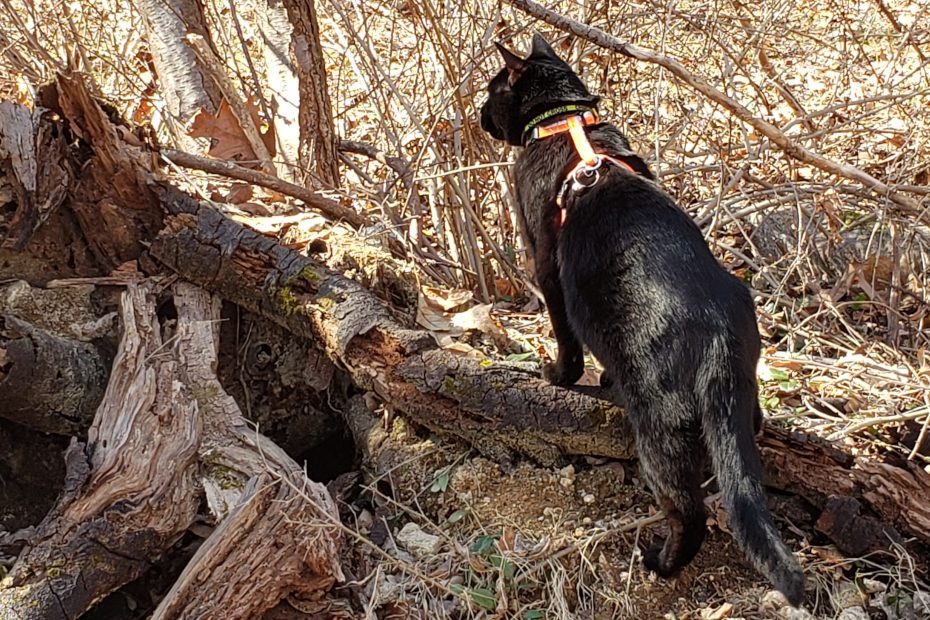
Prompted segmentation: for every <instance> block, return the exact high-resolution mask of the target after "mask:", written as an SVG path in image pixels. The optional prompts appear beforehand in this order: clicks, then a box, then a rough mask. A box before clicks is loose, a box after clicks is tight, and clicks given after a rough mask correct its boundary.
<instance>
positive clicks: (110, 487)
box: [0, 283, 343, 620]
mask: <svg viewBox="0 0 930 620" xmlns="http://www.w3.org/2000/svg"><path fill="white" fill-rule="evenodd" d="M174 293H175V297H174V303H175V306H176V308H177V314H178V319H177V323H176V325H175V324H174V323H173V322H168V323H167V324H166V325H161V324H160V323H159V321H158V319H157V318H156V314H155V294H154V287H153V286H152V285H151V284H149V285H145V286H137V285H134V284H131V285H130V286H129V289H128V290H127V292H126V293H125V294H124V296H123V300H122V319H123V339H122V341H121V344H120V350H119V352H118V354H117V357H116V360H115V362H114V367H113V372H112V375H111V379H110V383H109V386H108V389H107V393H106V395H105V397H104V400H103V402H102V403H101V405H100V407H99V409H98V410H97V416H96V418H95V420H94V424H93V425H92V426H91V428H90V430H89V432H88V440H87V443H86V444H83V443H80V442H78V441H76V440H75V441H73V442H72V444H71V447H70V448H69V449H68V453H67V455H66V460H67V468H68V473H67V479H66V486H65V490H64V492H63V494H62V496H61V498H60V499H59V502H58V504H57V505H56V506H55V508H53V510H52V511H51V512H50V513H49V515H48V516H47V517H46V518H45V519H44V520H43V521H42V523H41V524H40V525H39V527H38V528H37V531H36V535H35V537H34V538H33V539H31V540H30V541H29V543H28V545H27V547H26V549H25V550H24V551H23V553H22V554H20V556H19V558H18V560H17V562H16V564H15V565H14V567H13V569H12V570H11V572H10V574H9V575H8V576H7V577H6V578H5V579H4V580H3V582H2V583H0V618H2V619H4V620H6V619H7V618H16V619H18V620H24V619H25V620H29V619H36V620H39V619H42V620H57V619H59V618H60V619H62V620H64V619H70V618H75V617H77V616H79V615H81V614H82V613H83V612H84V611H86V610H87V609H88V608H89V607H90V606H91V605H93V604H94V603H95V602H97V601H99V600H101V599H102V598H103V597H104V596H106V595H107V594H109V593H110V592H112V591H113V590H115V589H116V588H118V587H119V586H121V585H123V584H125V583H128V582H129V581H131V580H132V579H134V578H136V577H138V576H139V575H141V574H142V573H143V572H145V571H146V570H147V569H148V568H149V566H150V565H151V564H152V563H153V562H154V561H156V560H157V559H159V558H160V557H161V556H162V555H163V554H164V553H165V552H166V551H167V550H168V549H169V548H170V547H171V546H172V545H173V544H174V543H175V542H177V540H178V539H179V538H180V536H181V535H182V534H183V533H184V532H186V531H187V529H188V527H189V526H190V525H191V524H192V522H193V520H194V518H195V517H196V515H197V512H198V507H199V506H200V504H201V501H202V498H203V494H204V493H205V494H206V497H207V500H208V504H209V507H210V510H211V513H212V515H213V517H214V518H215V519H216V520H217V521H219V522H220V525H219V527H218V528H217V529H216V530H215V531H214V532H213V534H212V535H211V536H210V537H209V538H208V539H207V540H206V542H205V543H204V544H203V545H202V546H201V547H200V549H199V550H198V552H197V553H196V554H195V556H194V558H193V559H192V560H191V562H190V563H189V564H188V565H187V567H186V569H185V572H184V573H183V574H182V575H181V577H180V578H179V579H178V581H177V582H176V583H175V585H174V587H173V588H172V589H171V591H170V592H169V594H168V596H166V597H165V599H164V600H162V602H161V604H160V605H159V607H158V609H156V611H155V614H154V616H153V617H154V618H157V619H160V620H164V619H169V618H187V617H192V616H196V617H199V618H254V617H260V616H261V614H262V613H263V612H265V611H267V610H268V609H271V608H272V607H273V606H274V605H276V604H277V603H278V602H279V601H280V600H282V599H283V598H285V597H286V596H288V595H290V594H294V593H296V594H300V595H303V596H317V597H319V596H321V595H322V594H323V593H325V592H326V591H327V590H328V589H329V587H330V586H331V585H332V584H333V583H334V582H335V581H336V580H341V579H342V578H343V576H342V571H341V568H340V565H339V561H338V549H339V535H338V531H337V530H334V528H333V526H334V524H338V523H339V521H338V515H337V512H336V509H335V505H334V504H333V503H332V500H331V499H330V498H329V496H328V494H327V492H326V490H325V487H323V486H322V485H319V484H316V483H313V482H311V481H309V480H307V479H306V477H305V476H304V475H303V472H302V470H301V469H300V468H299V467H298V466H297V464H296V463H294V462H293V461H292V460H291V459H290V458H289V457H287V455H286V454H284V452H283V451H282V450H281V449H280V448H278V447H277V446H275V445H274V444H273V443H271V442H270V441H268V440H267V439H266V438H264V437H262V436H261V435H259V434H258V433H256V432H254V431H251V430H250V429H249V427H248V426H247V424H246V422H245V420H244V418H243V417H242V416H241V413H240V412H239V409H238V407H237V406H236V404H235V402H234V401H233V400H232V399H231V398H230V397H229V396H228V395H227V394H226V393H225V392H224V391H223V389H222V387H221V386H220V384H219V382H218V381H217V379H216V377H215V374H214V368H215V365H216V351H217V347H218V343H217V340H216V334H217V333H218V320H219V306H220V300H219V299H217V298H211V297H210V296H209V295H207V294H206V293H204V292H203V291H201V290H199V289H197V288H196V287H193V286H191V285H188V284H184V283H180V284H178V285H176V287H175V289H174ZM243 569H246V570H243Z"/></svg>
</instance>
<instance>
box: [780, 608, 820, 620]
mask: <svg viewBox="0 0 930 620" xmlns="http://www.w3.org/2000/svg"><path fill="white" fill-rule="evenodd" d="M778 613H779V614H781V616H782V617H783V618H784V619H785V620H815V619H814V616H813V614H811V612H809V611H807V610H806V609H803V608H800V607H791V606H790V605H788V606H786V607H782V608H781V609H779V610H778Z"/></svg>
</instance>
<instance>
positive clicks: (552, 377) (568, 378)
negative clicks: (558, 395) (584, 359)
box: [542, 362, 584, 385]
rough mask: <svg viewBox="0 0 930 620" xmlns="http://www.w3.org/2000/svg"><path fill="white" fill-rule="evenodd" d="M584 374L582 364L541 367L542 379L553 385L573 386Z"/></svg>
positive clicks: (557, 364) (556, 364) (553, 364)
mask: <svg viewBox="0 0 930 620" xmlns="http://www.w3.org/2000/svg"><path fill="white" fill-rule="evenodd" d="M583 374H584V364H559V363H558V362H555V363H552V364H546V365H545V366H543V370H542V376H543V379H545V380H546V381H548V382H549V383H551V384H553V385H574V384H575V383H577V381H578V379H580V378H581V375H583Z"/></svg>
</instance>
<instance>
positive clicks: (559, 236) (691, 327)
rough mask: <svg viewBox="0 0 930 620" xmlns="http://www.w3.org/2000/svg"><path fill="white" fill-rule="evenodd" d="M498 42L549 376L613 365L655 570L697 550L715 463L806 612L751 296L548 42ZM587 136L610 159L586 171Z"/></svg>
mask: <svg viewBox="0 0 930 620" xmlns="http://www.w3.org/2000/svg"><path fill="white" fill-rule="evenodd" d="M498 48H499V49H500V52H501V54H502V55H503V57H504V62H505V65H506V66H505V68H504V69H503V70H502V71H501V72H500V73H499V74H498V75H497V76H496V77H495V78H494V79H493V80H492V81H491V83H490V85H489V86H488V91H489V97H488V101H487V103H485V104H484V106H483V107H482V108H481V126H482V127H483V128H484V129H485V130H486V131H488V132H489V133H490V134H491V135H492V136H494V137H495V138H497V139H499V140H506V141H507V142H509V143H510V144H512V145H514V146H523V147H525V148H524V150H523V151H522V152H521V153H520V154H519V156H518V157H517V161H516V166H515V168H514V177H515V180H516V198H517V208H518V210H519V214H518V215H519V221H520V223H521V227H522V228H523V231H522V232H523V233H524V235H525V236H526V238H527V242H528V244H529V248H530V251H531V252H532V254H533V257H534V259H535V261H536V269H537V279H538V281H539V285H540V287H541V288H542V292H543V294H544V295H545V297H546V304H547V305H548V307H549V314H550V318H551V320H552V327H553V330H554V331H555V336H556V340H557V341H558V345H559V355H558V359H557V361H556V362H555V363H553V364H550V365H549V366H547V367H546V368H545V369H544V376H545V377H546V378H547V379H548V380H549V381H551V382H553V383H557V384H560V385H568V384H572V383H574V382H575V381H577V380H578V378H579V377H580V376H581V374H582V372H583V357H582V356H583V351H582V343H584V344H586V345H587V346H588V347H589V348H590V350H591V352H592V353H593V354H594V355H595V356H597V358H598V360H600V362H601V363H602V364H603V365H604V368H605V369H606V370H605V373H606V376H607V377H609V380H608V381H606V382H605V384H608V385H610V387H611V388H612V393H613V394H614V397H615V399H616V401H617V404H618V405H620V406H622V407H624V408H625V409H626V411H627V413H628V415H629V417H630V420H631V422H632V424H633V428H634V430H635V433H636V445H637V448H638V452H639V457H640V464H641V467H642V470H643V474H644V477H645V479H646V480H647V482H648V483H649V485H650V486H651V487H652V489H653V491H654V493H655V494H656V496H657V498H658V500H659V503H660V504H661V506H662V509H663V510H664V511H665V514H666V516H667V518H668V525H669V536H668V538H667V539H666V541H665V545H664V546H656V547H652V548H650V549H649V550H647V551H646V553H645V556H644V558H643V563H644V564H645V565H646V567H647V568H649V569H651V570H653V571H655V572H657V573H658V574H659V575H662V576H665V577H668V576H671V575H674V574H675V573H677V572H678V571H679V570H681V568H683V567H684V566H685V565H687V564H688V562H690V561H691V560H692V558H694V556H695V555H696V554H697V552H698V550H699V549H700V547H701V543H702V542H703V539H704V532H705V528H706V526H705V521H706V514H705V509H704V503H703V492H702V490H701V488H700V485H701V481H702V478H701V468H702V463H703V461H704V459H705V458H706V456H707V455H708V454H709V455H710V459H711V462H712V464H713V468H714V471H715V472H716V473H717V478H718V483H719V486H720V489H721V490H722V492H723V493H722V494H723V503H724V506H725V507H726V510H727V516H728V522H729V526H730V529H731V531H732V532H733V536H734V537H735V538H736V540H737V541H738V543H739V545H740V547H742V549H743V550H744V551H745V553H746V555H747V556H748V557H749V559H750V560H751V561H752V563H753V565H754V566H755V567H756V568H757V569H758V570H759V571H760V572H761V573H762V574H764V575H765V576H766V577H767V578H768V579H769V580H770V581H771V582H772V583H773V584H774V585H775V587H777V588H778V589H779V590H780V591H781V592H782V593H783V594H784V595H785V596H786V597H787V599H788V601H790V602H791V603H792V604H793V605H798V604H800V602H801V600H802V599H803V596H804V576H803V574H802V572H801V569H800V567H799V565H798V563H797V561H796V560H795V558H794V556H793V555H792V554H791V552H790V551H789V550H788V548H787V547H786V546H785V544H784V543H783V542H782V540H781V538H780V536H779V533H778V530H777V529H776V528H775V525H774V523H773V522H772V517H771V515H769V512H768V510H767V509H766V505H765V494H764V492H763V488H762V483H761V473H762V467H761V462H760V459H759V452H758V449H757V447H756V444H755V440H754V436H755V434H756V433H757V432H758V430H759V428H760V427H761V424H762V412H761V410H760V409H759V400H758V386H757V385H756V362H757V361H758V359H759V348H760V341H759V332H758V328H757V326H756V319H755V312H754V308H753V302H752V298H751V296H750V294H749V291H748V290H747V288H746V287H745V286H744V285H743V283H742V282H740V281H739V280H738V279H737V278H736V277H734V276H732V275H731V274H729V273H728V272H727V271H726V270H725V269H723V268H722V267H721V266H720V265H719V264H718V263H717V260H716V259H715V258H714V256H713V255H712V254H711V252H710V250H709V249H708V247H707V244H706V243H705V241H704V238H703V236H702V235H701V231H700V230H699V229H698V227H697V226H696V225H695V224H694V222H693V221H692V220H691V218H690V217H688V215H687V214H686V213H685V212H684V211H682V210H681V209H679V208H678V206H677V205H676V204H675V203H674V202H673V201H672V199H671V198H670V197H669V196H668V195H667V194H666V193H665V192H664V191H663V190H662V189H661V188H659V186H658V185H656V183H655V182H654V181H653V176H652V174H651V173H650V171H649V168H648V166H647V165H646V163H645V162H644V161H643V160H642V159H640V158H639V157H637V156H636V154H635V153H633V151H632V150H631V149H630V145H629V142H628V141H627V139H626V137H625V136H624V135H623V134H622V133H621V132H620V131H619V130H618V129H617V128H616V127H613V126H612V125H609V124H606V123H601V122H599V120H598V119H597V115H596V112H595V110H594V106H596V105H597V103H598V101H599V98H598V97H596V96H594V95H592V94H590V93H589V92H588V90H587V88H585V85H584V84H583V83H582V81H581V80H580V79H579V78H578V76H577V75H576V74H575V73H574V72H573V71H572V70H571V68H570V67H569V66H568V64H566V63H565V62H564V61H563V60H561V59H560V58H559V57H558V56H556V54H555V52H553V51H552V48H551V47H550V46H549V44H548V43H546V41H545V39H543V38H542V37H541V36H540V35H538V34H537V35H535V36H534V37H533V49H532V52H531V53H530V55H529V57H528V58H526V59H523V58H520V57H519V56H517V55H515V54H513V53H512V52H509V51H507V50H506V49H504V48H503V47H502V46H500V45H498ZM571 117H574V120H568V119H570V118H571ZM570 124H574V125H578V126H582V127H583V128H582V129H581V130H580V131H579V130H578V129H577V128H576V129H575V133H576V134H580V138H579V142H578V143H577V145H576V142H575V141H574V139H573V138H572V137H571V136H570V133H569V132H565V131H560V130H562V129H565V127H566V126H569V125H570ZM585 137H586V138H587V141H586V140H585ZM585 143H589V144H590V145H592V146H593V148H594V151H595V152H597V153H598V154H604V155H609V156H610V157H611V158H612V159H605V160H602V161H600V163H595V161H594V160H591V161H589V164H590V165H589V166H584V165H583V164H580V163H579V160H580V155H579V151H584V148H583V147H584V144H585ZM587 158H588V159H589V160H590V159H591V155H587ZM595 165H596V169H594V170H592V169H591V168H594V167H595ZM577 166H582V167H581V169H577V168H576V167H577Z"/></svg>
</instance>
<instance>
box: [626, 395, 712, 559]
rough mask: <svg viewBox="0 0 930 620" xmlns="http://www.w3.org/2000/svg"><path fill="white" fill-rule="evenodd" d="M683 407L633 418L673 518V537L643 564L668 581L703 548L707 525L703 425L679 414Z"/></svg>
mask: <svg viewBox="0 0 930 620" xmlns="http://www.w3.org/2000/svg"><path fill="white" fill-rule="evenodd" d="M676 407H680V405H678V404H677V403H676V404H675V405H670V404H669V403H668V402H666V403H664V404H663V406H661V410H657V409H658V408H657V407H652V408H650V409H651V411H649V410H647V411H645V412H644V414H645V415H632V416H631V419H632V421H633V425H634V428H635V431H636V449H637V452H638V454H639V460H640V467H641V469H642V472H643V476H644V478H645V480H646V482H647V483H648V484H649V486H650V487H651V488H652V491H653V493H654V494H655V496H656V498H657V499H658V500H659V505H660V506H661V508H662V510H663V511H664V512H665V516H666V518H667V519H668V529H669V534H668V538H666V539H665V543H664V544H663V545H655V546H653V547H650V548H649V549H647V550H646V552H645V554H644V556H643V564H644V565H645V566H646V568H648V569H649V570H652V571H655V572H656V573H658V574H659V575H660V576H662V577H671V576H673V575H675V574H676V573H678V571H680V570H681V569H682V568H684V567H685V566H686V565H687V564H688V563H689V562H690V561H691V560H692V559H693V558H694V556H695V555H697V553H698V551H699V550H700V549H701V544H702V543H703V542H704V533H705V531H706V528H707V525H706V522H707V513H706V511H705V509H704V501H703V497H704V494H703V491H702V489H701V487H700V485H701V470H702V464H703V461H704V446H703V440H702V438H701V435H700V427H699V426H698V425H696V424H693V423H690V422H688V421H687V419H686V418H687V416H682V415H678V413H679V412H677V411H675V410H674V409H675V408H676Z"/></svg>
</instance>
